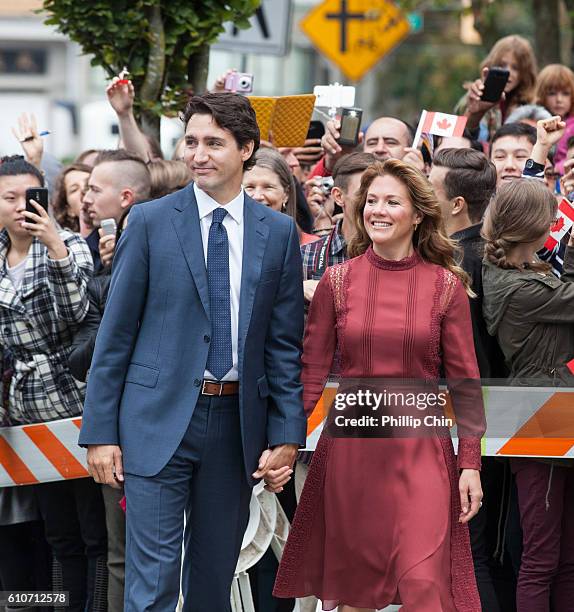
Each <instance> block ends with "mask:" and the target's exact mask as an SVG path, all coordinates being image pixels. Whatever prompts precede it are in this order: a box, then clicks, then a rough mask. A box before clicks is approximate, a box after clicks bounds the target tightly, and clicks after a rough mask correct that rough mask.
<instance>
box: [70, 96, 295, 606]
mask: <svg viewBox="0 0 574 612" xmlns="http://www.w3.org/2000/svg"><path fill="white" fill-rule="evenodd" d="M184 121H185V124H186V133H185V142H186V152H185V158H186V162H187V164H188V165H189V167H190V169H191V171H192V173H193V177H194V183H192V184H190V185H189V186H188V187H186V188H185V189H182V190H181V191H179V192H177V193H174V194H171V195H168V196H166V197H164V198H161V199H159V200H156V201H153V202H148V203H145V204H140V205H138V206H136V207H134V208H133V209H132V211H131V213H130V217H129V224H128V226H127V229H126V231H125V232H124V235H123V236H122V239H121V240H120V242H119V244H118V248H117V252H116V255H115V260H114V269H113V274H112V280H111V286H110V292H109V297H108V301H107V305H106V309H105V314H104V318H103V320H102V324H101V327H100V330H99V333H98V339H97V342H96V347H95V353H94V358H93V363H92V368H91V371H90V375H89V380H88V390H87V397H86V403H85V408H84V419H83V424H82V430H81V433H80V444H81V445H83V446H87V447H88V465H89V469H90V473H91V474H92V475H93V476H94V478H95V479H96V481H97V482H101V483H106V484H110V485H112V486H122V484H123V485H124V487H125V493H126V501H127V542H126V588H125V610H126V612H142V611H143V610H154V612H157V611H164V610H165V611H166V612H168V611H169V612H173V610H174V609H175V607H176V604H177V599H178V594H179V581H180V568H181V565H180V563H181V544H182V534H183V518H184V514H185V516H186V525H185V535H184V536H183V537H184V547H185V555H184V562H183V575H182V585H183V586H182V588H183V593H184V600H185V602H184V610H186V611H189V612H226V611H228V610H229V609H230V603H229V597H230V586H231V581H232V579H233V573H234V569H235V566H236V563H237V558H238V555H239V551H240V547H241V542H242V538H243V534H244V531H245V528H246V525H247V520H248V516H249V499H250V497H251V488H252V487H253V485H254V484H255V483H256V481H257V480H258V479H260V478H264V479H265V482H266V484H267V487H268V489H270V490H272V491H277V492H278V491H280V490H282V487H283V485H285V483H286V482H287V481H288V480H289V479H290V477H291V474H292V466H293V462H294V460H295V456H296V453H297V449H298V447H299V446H301V445H303V444H304V442H305V433H306V419H305V416H304V413H303V407H302V393H301V392H302V389H301V384H300V381H299V375H300V349H301V347H300V343H301V337H302V333H303V293H302V277H301V259H300V254H299V246H298V236H297V230H296V227H295V224H294V222H293V220H292V219H291V218H289V217H288V216H286V215H283V214H281V213H277V212H274V211H273V210H271V209H269V208H266V207H264V206H262V205H260V204H257V203H256V202H255V201H254V200H252V199H251V198H249V197H248V196H246V195H245V194H244V193H243V190H242V188H241V181H242V175H243V171H244V170H245V169H247V168H249V167H250V166H251V165H252V160H253V156H254V153H255V151H256V150H257V148H258V146H259V129H258V127H257V122H256V118H255V112H254V111H253V109H252V108H251V105H250V103H249V101H248V100H247V99H246V98H243V97H241V96H239V95H237V94H231V93H220V94H205V95H203V96H195V97H193V98H192V99H191V100H190V102H189V103H188V105H187V108H186V110H185V112H184Z"/></svg>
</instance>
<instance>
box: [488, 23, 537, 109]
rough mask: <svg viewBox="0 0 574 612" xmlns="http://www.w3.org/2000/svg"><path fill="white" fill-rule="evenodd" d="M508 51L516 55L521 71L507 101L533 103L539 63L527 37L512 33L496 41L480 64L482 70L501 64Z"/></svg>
mask: <svg viewBox="0 0 574 612" xmlns="http://www.w3.org/2000/svg"><path fill="white" fill-rule="evenodd" d="M506 53H512V54H513V55H514V57H515V58H516V62H517V64H518V72H519V73H520V81H519V83H518V85H517V86H516V87H515V88H514V90H513V91H511V92H510V93H509V94H508V95H507V97H506V99H507V103H508V104H509V105H515V104H517V105H521V104H532V101H533V100H534V89H535V86H536V75H537V74H538V65H537V63H536V56H535V55H534V51H533V50H532V45H531V44H530V43H529V42H528V41H527V40H526V38H523V37H522V36H516V35H511V36H505V37H504V38H501V39H500V40H498V41H496V43H495V44H494V46H493V47H492V49H491V50H490V52H489V54H488V55H487V56H486V57H485V58H484V60H483V61H482V63H481V64H480V71H481V72H482V69H483V68H484V67H488V68H492V67H493V66H500V64H501V63H502V57H503V56H504V55H505V54H506Z"/></svg>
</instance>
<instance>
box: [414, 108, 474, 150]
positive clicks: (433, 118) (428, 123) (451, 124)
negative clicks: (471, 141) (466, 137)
mask: <svg viewBox="0 0 574 612" xmlns="http://www.w3.org/2000/svg"><path fill="white" fill-rule="evenodd" d="M467 119H468V117H465V116H464V115H447V114H446V113H438V112H434V111H426V110H423V112H422V113H421V118H420V121H419V124H418V126H417V131H416V134H415V139H414V142H413V147H418V145H419V140H420V138H421V134H423V133H424V134H434V135H435V136H462V134H463V132H464V128H465V126H466V122H467Z"/></svg>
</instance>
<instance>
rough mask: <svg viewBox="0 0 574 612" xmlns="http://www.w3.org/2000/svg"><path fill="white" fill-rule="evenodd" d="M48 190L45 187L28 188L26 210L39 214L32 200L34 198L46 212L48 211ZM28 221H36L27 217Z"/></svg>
mask: <svg viewBox="0 0 574 612" xmlns="http://www.w3.org/2000/svg"><path fill="white" fill-rule="evenodd" d="M48 199H49V196H48V190H47V189H46V188H45V187H30V188H29V189H26V210H27V211H28V212H31V213H34V214H35V215H37V214H38V211H37V210H36V209H35V208H34V206H33V205H32V203H31V202H30V200H34V202H36V203H37V204H39V205H40V206H41V207H42V208H43V209H44V210H45V211H46V212H48ZM26 221H27V222H28V223H36V222H35V221H32V220H31V219H26Z"/></svg>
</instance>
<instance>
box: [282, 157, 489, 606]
mask: <svg viewBox="0 0 574 612" xmlns="http://www.w3.org/2000/svg"><path fill="white" fill-rule="evenodd" d="M356 210H357V212H356V219H355V222H356V226H357V236H356V238H355V240H353V241H352V242H351V244H350V252H351V253H352V254H353V255H354V258H353V259H351V260H349V261H347V262H346V263H343V264H340V265H336V266H332V267H330V268H327V271H326V273H325V274H324V276H323V278H322V279H321V281H320V283H319V285H318V287H317V290H316V293H315V296H314V298H313V301H312V303H311V309H310V312H309V317H308V320H307V328H306V333H305V341H304V351H303V384H304V397H303V399H304V404H305V409H306V411H307V414H309V413H310V412H311V411H312V410H313V409H314V407H315V404H316V403H317V400H318V399H319V397H320V396H321V393H322V391H323V387H324V384H325V381H326V378H327V375H328V373H329V372H330V371H331V363H332V361H333V358H334V355H335V349H336V348H337V355H338V360H339V363H340V371H341V379H342V380H341V385H340V387H339V393H342V391H343V390H344V389H349V388H350V387H351V388H353V389H355V390H356V389H357V385H356V383H351V380H350V379H355V381H356V379H370V381H371V382H370V383H369V384H370V385H375V386H377V384H379V383H380V382H381V380H382V381H383V382H384V383H385V385H386V383H387V382H389V379H393V380H394V382H393V383H392V384H398V385H399V387H400V388H404V387H406V388H407V389H408V388H410V387H409V383H408V382H407V381H408V380H412V379H419V380H424V381H426V382H427V383H428V384H429V385H430V387H431V388H435V387H436V383H437V381H438V378H439V373H440V372H441V370H443V371H444V372H445V373H446V376H447V378H448V379H449V380H459V381H461V380H463V379H467V380H474V381H475V383H474V384H471V385H469V386H467V387H465V388H464V389H462V388H460V387H459V390H458V391H460V393H459V392H457V393H456V394H454V396H455V400H454V402H453V404H454V410H455V412H456V415H457V423H458V427H459V429H458V432H459V454H458V464H457V461H456V459H455V455H454V451H453V446H452V442H451V440H450V437H449V436H448V430H444V429H442V428H441V427H438V428H436V429H435V428H433V427H432V426H431V427H430V429H427V430H425V431H424V433H423V432H422V430H421V433H420V434H419V433H417V432H413V431H412V430H409V429H408V427H407V429H404V430H403V429H402V428H401V426H396V427H395V428H391V429H390V430H389V429H388V428H387V429H385V428H383V429H382V430H381V429H380V428H379V427H377V423H372V424H373V425H374V428H371V429H370V430H368V431H367V430H361V431H359V432H357V431H356V430H355V431H351V432H349V431H348V430H347V429H345V428H343V430H338V426H339V424H340V420H339V419H338V416H337V415H339V414H341V415H344V414H345V413H343V412H339V410H341V408H340V407H339V408H337V406H335V408H336V410H333V411H331V413H330V415H329V418H328V420H327V421H328V424H327V426H326V428H325V430H324V432H323V434H322V436H321V438H320V440H319V442H318V445H317V450H316V452H315V457H314V459H313V462H312V464H311V466H310V471H309V475H308V478H307V481H306V484H305V488H304V489H303V493H302V496H301V501H300V504H299V507H298V509H297V514H296V516H295V520H294V523H293V528H292V531H291V534H290V537H289V540H288V542H287V546H286V548H285V551H284V554H283V559H282V561H281V565H280V569H279V572H278V575H277V582H276V585H275V592H276V595H278V596H280V597H303V596H307V595H315V596H316V597H318V598H319V599H321V601H322V602H323V609H324V610H334V609H335V608H338V609H339V610H340V611H344V612H349V611H350V610H357V609H361V610H363V609H364V610H374V609H378V608H385V607H386V606H387V605H389V604H391V603H403V604H404V605H405V610H417V612H424V611H428V612H437V611H439V610H443V611H448V612H454V611H459V612H460V611H464V612H479V611H480V601H479V597H478V592H477V589H476V582H475V579H474V573H473V565H472V558H471V551H470V543H469V538H468V527H467V523H468V521H469V520H470V519H471V518H472V516H474V515H475V514H476V513H477V512H478V509H479V506H480V500H481V497H482V490H481V485H480V475H479V469H480V436H481V435H482V433H483V431H484V412H483V408H482V403H481V397H480V386H479V385H478V384H476V381H477V380H478V378H479V374H478V368H477V364H476V357H475V354H474V346H473V343H472V329H471V322H470V311H469V304H468V299H467V291H468V290H469V289H468V277H467V275H466V274H465V273H464V272H463V270H462V269H461V268H459V267H458V266H457V265H456V263H455V260H454V243H453V242H451V241H450V240H449V238H448V237H447V235H446V233H445V230H444V226H443V222H442V220H441V215H440V207H439V204H438V201H437V199H436V196H435V194H434V192H433V190H432V188H431V186H430V184H429V182H428V181H427V179H426V178H425V177H424V176H423V175H422V174H421V173H420V172H419V171H418V170H416V169H415V168H413V167H412V166H410V165H409V164H405V163H403V162H401V161H398V160H388V161H386V162H376V163H374V164H373V165H372V166H370V167H369V168H368V169H367V170H366V171H365V173H364V174H363V177H362V180H361V187H360V189H359V192H358V195H357V204H356ZM376 379H379V381H378V382H377V380H376ZM397 380H398V382H397ZM459 400H460V401H459ZM349 405H351V404H350V403H349ZM381 410H382V411H383V410H384V412H382V413H381V412H375V411H372V410H371V409H370V408H369V414H370V415H371V416H375V415H379V416H381V414H386V412H387V409H386V408H381ZM427 410H428V411H429V412H427V413H426V416H430V415H432V414H436V413H435V411H434V409H433V408H431V407H430V404H429V406H428V407H427ZM415 412H417V415H418V416H421V415H422V414H425V413H422V412H421V411H415ZM391 413H393V411H392V409H391ZM381 423H382V421H381ZM350 425H352V423H351V424H350ZM345 427H346V425H345ZM351 429H352V427H351ZM423 429H424V428H423ZM349 436H350V437H349ZM367 438H368V439H367ZM459 470H460V471H459Z"/></svg>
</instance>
